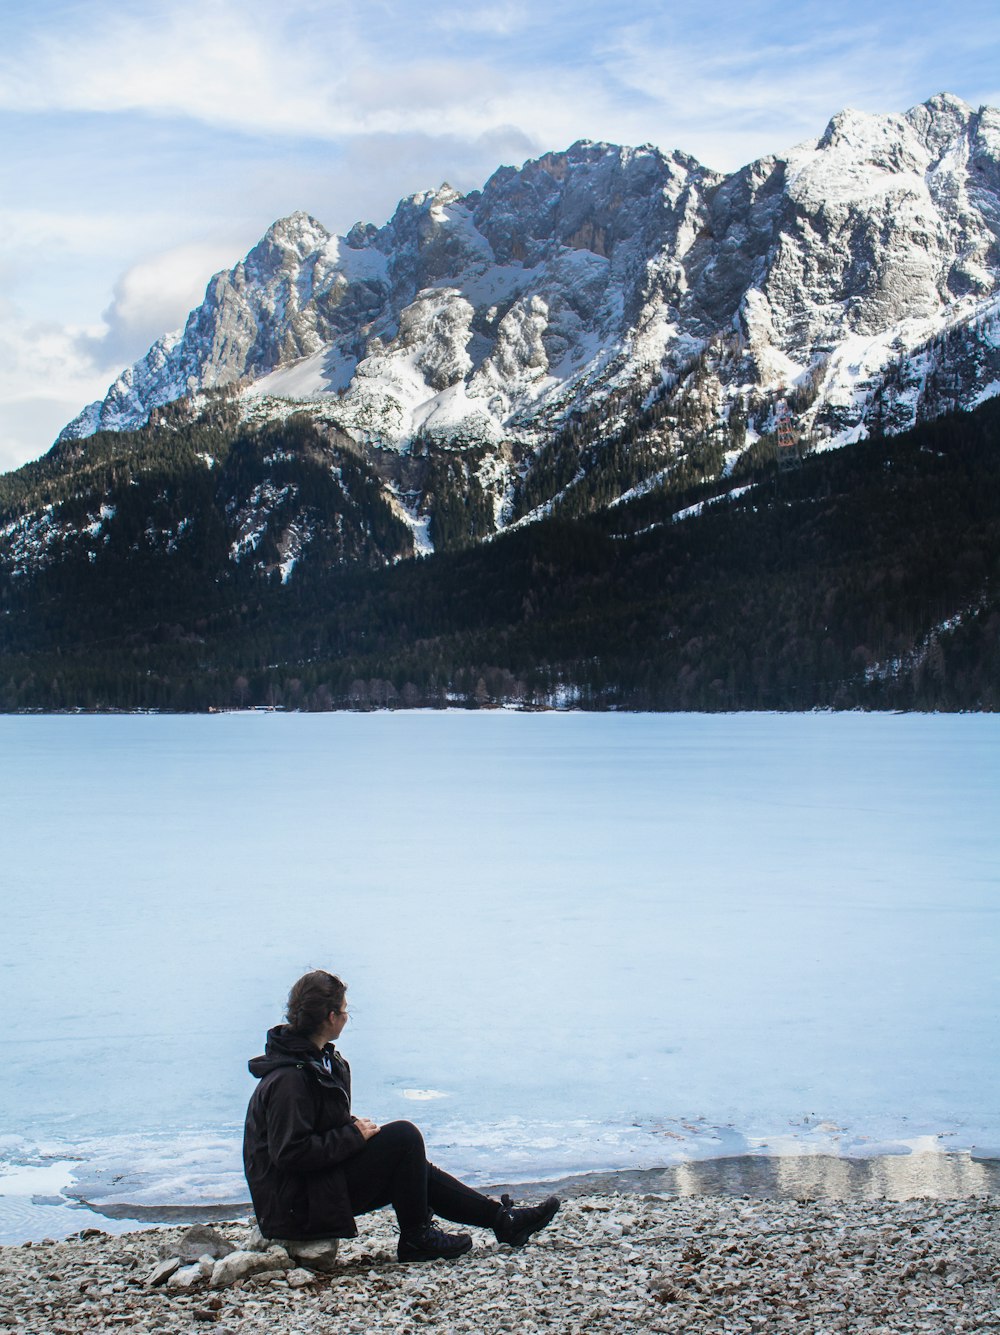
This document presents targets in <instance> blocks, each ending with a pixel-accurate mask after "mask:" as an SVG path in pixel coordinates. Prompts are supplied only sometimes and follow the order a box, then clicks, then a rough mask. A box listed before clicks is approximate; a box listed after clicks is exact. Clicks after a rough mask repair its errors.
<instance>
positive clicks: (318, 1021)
mask: <svg viewBox="0 0 1000 1335" xmlns="http://www.w3.org/2000/svg"><path fill="white" fill-rule="evenodd" d="M346 995H347V984H346V983H344V982H342V981H341V980H340V979H339V978H338V977H337V975H336V974H335V973H327V972H326V970H325V969H313V970H312V972H311V973H304V974H303V975H302V977H301V978H300V979H299V980H298V982H296V983H293V984H292V990H291V992H289V994H288V1009H287V1011H286V1012H285V1014H286V1017H287V1019H288V1023H289V1024H290V1025H291V1027H292V1028H293V1029H294V1030H295V1032H296V1033H297V1034H305V1035H309V1034H314V1033H315V1032H316V1030H317V1029H318V1028H319V1027H320V1025H322V1024H324V1023H325V1022H326V1017H327V1016H328V1015H329V1014H330V1012H331V1011H339V1010H340V1008H341V1007H342V1006H343V1004H344V997H345V996H346Z"/></svg>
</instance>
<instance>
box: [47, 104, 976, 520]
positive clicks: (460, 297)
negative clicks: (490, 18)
mask: <svg viewBox="0 0 1000 1335" xmlns="http://www.w3.org/2000/svg"><path fill="white" fill-rule="evenodd" d="M998 283H1000V111H998V110H996V109H994V108H988V107H986V108H982V109H980V110H979V111H974V110H973V109H972V108H971V107H969V106H967V105H966V104H965V103H963V102H961V101H960V100H959V99H957V98H955V97H952V96H949V95H944V94H943V95H940V96H937V97H934V98H931V99H930V100H929V101H928V102H926V103H924V104H922V105H920V106H917V107H915V108H913V109H912V110H911V111H909V112H907V113H906V114H905V115H884V116H877V115H868V114H864V113H860V112H855V111H844V112H841V113H840V114H839V115H837V116H835V117H834V119H833V120H832V121H831V122H830V124H829V125H828V126H827V128H826V130H825V131H824V133H823V135H822V136H821V138H820V139H819V140H818V141H817V142H815V143H809V144H804V145H800V146H799V147H797V148H794V149H792V150H791V151H789V152H787V153H785V154H782V155H778V156H775V157H767V158H762V159H760V160H759V161H757V162H753V163H751V164H750V165H749V166H747V167H744V168H743V169H742V170H740V171H737V172H735V173H732V174H730V175H728V176H724V175H720V174H718V173H715V172H712V171H710V170H708V169H707V168H705V167H703V166H701V165H700V164H699V163H698V162H696V161H695V160H694V159H693V158H691V157H688V156H686V155H684V154H682V153H679V152H673V153H669V154H666V153H663V152H661V151H660V150H659V149H657V148H654V147H652V146H649V145H646V146H643V147H641V148H621V147H617V146H614V145H610V144H597V143H591V142H588V141H581V142H579V143H576V144H574V145H573V146H572V147H571V148H570V149H568V150H567V151H566V152H562V153H550V154H546V155H545V156H544V157H541V158H538V159H537V160H535V161H531V162H528V163H526V164H525V165H524V166H523V167H522V168H520V169H519V170H518V169H514V168H512V167H501V168H500V169H499V170H498V171H497V172H495V173H494V175H493V176H492V177H491V178H490V180H489V181H488V182H487V183H486V185H485V187H484V188H483V190H482V191H481V192H473V193H471V194H469V195H464V196H463V195H461V194H459V193H458V192H457V191H455V190H452V189H451V188H450V187H449V186H447V185H444V186H442V187H441V188H440V189H438V190H436V191H428V192H426V193H424V194H418V195H414V196H412V197H411V198H409V199H405V200H403V201H402V202H401V203H400V204H399V206H398V207H397V209H396V212H395V214H394V215H393V217H392V218H391V219H390V221H389V222H388V223H386V225H385V226H384V227H381V228H376V227H375V226H373V225H371V224H367V225H362V224H358V225H356V226H355V227H354V228H352V229H351V231H350V232H349V233H348V235H347V236H346V237H335V236H331V235H330V233H329V232H327V230H326V229H325V228H324V227H323V226H322V225H321V224H320V223H318V222H317V221H316V220H315V219H313V218H310V217H308V216H307V215H305V214H302V213H298V214H293V215H292V216H291V217H289V218H285V219H282V220H281V221H279V222H276V223H275V224H274V225H273V226H272V227H271V228H270V229H269V230H268V232H267V233H266V235H265V236H264V237H263V239H262V240H261V241H260V242H259V243H258V244H257V245H256V246H255V247H254V249H253V250H252V251H251V252H250V253H249V255H247V257H246V258H245V259H244V260H243V261H241V262H240V263H239V264H237V265H236V266H235V268H233V269H232V270H231V271H230V272H228V273H221V274H218V275H217V276H216V277H215V278H213V279H212V281H211V282H210V283H209V285H208V289H207V292H206V296H205V300H204V302H203V303H202V305H201V306H199V307H198V308H197V309H196V310H195V311H193V312H192V313H191V315H190V316H189V318H188V321H187V324H186V326H185V328H184V330H183V331H182V332H181V333H178V334H174V335H168V336H166V337H164V338H162V339H160V340H159V341H158V342H157V343H156V344H155V345H154V346H153V347H152V348H151V349H150V350H149V352H148V353H147V354H146V356H145V357H144V358H142V359H141V360H140V361H138V362H136V363H135V365H133V366H131V367H129V368H128V369H127V370H125V371H124V372H123V373H122V374H121V376H119V378H118V379H117V380H116V381H115V383H114V384H113V385H112V386H111V388H110V390H109V392H108V394H107V397H106V398H105V399H104V400H103V401H101V402H97V403H93V404H91V405H90V406H89V407H88V408H86V409H84V411H83V412H82V413H81V414H80V415H79V416H78V417H77V418H76V419H75V420H74V421H73V422H71V423H70V424H69V426H67V427H66V428H65V430H64V431H63V433H62V435H61V436H60V440H61V441H68V440H72V439H74V438H85V437H87V436H89V435H91V434H93V433H94V432H96V431H99V430H113V431H118V430H123V429H127V428H133V427H136V426H138V425H140V424H142V423H144V422H146V421H147V420H148V419H149V416H150V413H151V412H152V411H153V410H155V409H157V408H159V407H161V406H162V405H165V404H167V403H170V402H172V401H174V400H178V399H186V400H187V401H188V411H189V413H190V414H191V415H194V416H197V414H198V413H199V412H200V411H202V409H203V408H204V407H205V406H206V405H207V404H209V403H210V402H211V401H212V399H213V397H216V394H213V391H214V392H220V391H224V393H225V396H226V397H227V398H231V397H232V396H236V397H237V398H238V406H239V413H240V415H241V416H242V418H243V420H244V421H247V422H262V421H273V420H275V419H278V420H280V419H282V418H284V417H286V416H288V415H289V414H291V413H293V412H303V411H305V412H307V413H308V414H309V415H311V416H312V417H313V418H314V419H316V421H317V423H318V424H319V425H321V426H323V427H324V429H326V430H329V431H331V432H335V433H336V435H337V439H338V440H341V441H343V442H350V443H352V444H353V446H354V447H355V448H356V449H357V450H358V451H360V452H361V454H362V456H363V457H364V458H366V459H367V460H368V462H369V463H370V464H371V465H372V466H373V467H374V468H375V469H376V471H378V472H379V473H380V474H381V475H382V476H383V478H384V479H385V480H387V481H388V483H389V484H390V487H391V488H392V489H393V490H394V494H395V495H396V497H397V501H398V503H399V504H400V505H401V506H403V508H404V509H408V511H409V519H410V521H411V522H412V525H413V527H414V530H415V531H419V525H420V516H421V514H422V513H423V512H424V510H425V509H426V505H427V496H426V493H425V480H423V481H421V480H419V479H418V481H417V482H416V483H414V482H413V477H412V472H413V470H412V468H411V467H409V465H408V460H412V458H413V457H415V456H419V455H420V453H421V451H425V450H426V449H427V448H428V447H429V446H431V447H438V448H441V449H445V450H448V451H451V452H454V453H456V454H463V453H464V457H465V458H466V460H467V463H466V473H467V474H468V478H469V481H470V485H472V484H474V485H475V487H476V489H477V495H480V494H481V495H482V496H483V497H485V498H486V500H487V502H488V507H489V509H490V510H491V518H492V522H491V523H490V524H488V525H487V527H498V528H499V527H503V526H504V525H505V524H507V523H510V522H512V521H513V520H515V519H517V518H519V517H522V518H523V517H524V516H525V515H526V514H527V513H529V512H530V511H531V505H530V504H529V502H528V501H523V503H521V504H520V505H519V504H518V502H517V499H516V494H515V493H516V491H517V488H518V486H519V485H521V484H523V482H524V479H525V478H526V477H527V476H529V475H530V474H531V473H532V470H533V469H534V468H535V467H536V465H537V464H538V461H539V459H540V458H541V457H542V455H543V454H544V451H545V448H546V446H548V447H549V449H551V444H552V441H553V439H554V438H556V437H557V436H558V434H559V433H560V432H562V433H563V435H564V436H565V434H566V433H567V432H570V433H572V437H573V440H574V442H576V443H577V444H579V445H581V447H582V446H583V445H586V444H588V443H590V444H593V442H594V441H599V440H605V439H608V438H610V437H611V436H614V435H616V433H617V435H618V436H619V437H622V433H623V432H624V433H626V436H625V437H622V438H625V439H627V443H628V448H629V449H630V450H633V451H635V450H637V449H638V447H645V451H646V452H645V454H644V456H643V458H644V460H645V462H644V464H643V465H642V468H640V469H639V471H640V472H642V471H645V473H646V474H647V477H646V478H645V480H644V481H643V480H642V479H640V481H641V482H642V485H652V484H654V483H655V482H656V480H657V479H659V478H662V477H664V476H665V475H667V474H668V473H669V472H670V470H671V469H674V468H676V467H678V466H679V465H680V464H681V463H682V462H683V461H684V460H685V459H686V458H690V457H691V455H692V451H693V450H697V449H700V450H701V451H702V454H701V463H700V467H701V469H702V472H703V474H705V475H708V474H710V473H711V472H712V471H713V470H714V471H715V472H721V471H724V470H725V469H726V468H728V467H731V466H732V463H733V461H734V460H735V458H737V457H738V456H739V454H740V453H741V452H742V451H744V450H745V449H747V448H748V447H749V446H752V445H753V444H754V443H755V442H756V441H757V440H758V439H759V437H760V436H761V435H767V434H768V433H771V432H773V431H774V428H775V411H776V407H777V405H778V404H779V403H780V402H781V401H782V400H785V401H787V403H788V405H789V407H790V409H791V411H792V413H793V415H794V416H793V421H794V429H795V431H796V434H797V435H798V436H799V438H800V440H801V441H802V442H803V443H804V444H805V445H808V446H812V447H819V448H823V447H826V446H829V445H840V444H845V443H849V442H850V441H852V440H856V439H859V438H863V437H865V436H867V435H870V434H873V433H878V432H893V431H899V430H902V429H904V428H905V427H907V426H909V425H911V424H913V422H915V421H917V420H920V419H921V418H922V417H931V416H934V415H936V414H938V413H940V412H942V411H945V410H946V409H949V408H953V407H956V406H957V407H971V406H974V405H975V404H977V403H979V402H981V401H982V400H984V399H985V398H988V397H990V396H992V395H995V394H998V393H1000V288H998ZM581 423H583V424H584V426H582V427H581V425H580V424H581ZM713 450H714V453H713ZM579 471H580V470H579V469H578V470H577V473H579ZM627 480H628V481H630V482H631V483H632V484H634V483H635V482H636V476H635V470H634V469H633V472H632V475H631V476H630V477H629V478H628V479H627ZM566 484H567V479H566V478H565V477H563V478H562V480H561V482H560V483H559V485H560V486H565V485H566ZM408 486H409V488H410V490H409V492H408V493H407V487H408ZM625 489H626V488H625V481H623V482H622V485H621V488H620V490H622V491H624V490H625ZM529 490H530V489H529ZM404 493H406V494H404ZM526 494H527V493H526ZM554 495H555V492H554V491H553V487H552V486H550V487H548V489H547V490H546V489H545V488H542V489H539V488H536V489H535V491H534V492H533V493H531V496H532V497H533V499H534V500H536V501H539V502H541V503H544V505H548V504H550V503H551V501H552V499H553V496H554ZM529 499H530V498H529ZM610 499H612V500H613V499H615V497H611V498H610Z"/></svg>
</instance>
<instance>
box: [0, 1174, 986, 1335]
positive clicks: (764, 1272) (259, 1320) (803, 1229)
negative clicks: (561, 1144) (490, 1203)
mask: <svg viewBox="0 0 1000 1335" xmlns="http://www.w3.org/2000/svg"><path fill="white" fill-rule="evenodd" d="M998 1214H1000V1202H998V1200H997V1198H996V1197H980V1198H969V1199H962V1200H944V1201H942V1200H929V1199H914V1200H907V1201H872V1200H862V1201H840V1200H801V1201H795V1200H751V1199H749V1198H742V1199H732V1198H726V1197H704V1196H697V1197H684V1198H676V1197H674V1198H665V1197H663V1196H658V1195H653V1194H647V1195H645V1196H622V1195H610V1194H609V1195H591V1196H581V1197H578V1198H576V1199H572V1200H570V1201H568V1202H566V1204H565V1205H564V1208H563V1210H562V1212H561V1213H560V1214H559V1215H558V1216H557V1218H556V1220H555V1222H554V1224H553V1225H552V1226H551V1228H549V1229H548V1230H546V1232H545V1233H543V1234H540V1235H539V1236H538V1238H537V1239H535V1240H534V1241H533V1242H532V1243H530V1244H529V1245H528V1246H526V1247H524V1248H523V1249H521V1250H518V1251H514V1250H512V1249H510V1248H509V1247H501V1246H499V1245H498V1244H497V1243H496V1242H495V1241H494V1239H493V1237H492V1235H491V1234H489V1233H485V1232H476V1233H475V1234H474V1236H475V1249H474V1251H473V1252H472V1253H471V1254H470V1255H468V1256H466V1257H463V1258H461V1259H460V1260H458V1261H452V1262H436V1263H434V1264H430V1265H409V1266H404V1265H399V1264H398V1263H397V1262H396V1259H395V1231H394V1228H393V1222H392V1217H391V1214H390V1213H389V1212H386V1211H383V1212H381V1213H380V1214H378V1215H374V1216H369V1217H367V1218H365V1219H364V1220H362V1221H360V1223H361V1235H360V1237H358V1238H357V1239H354V1240H352V1241H350V1242H349V1243H345V1244H342V1245H341V1248H340V1257H339V1260H338V1262H337V1265H336V1268H335V1270H334V1272H333V1273H332V1274H323V1273H313V1272H308V1271H303V1270H302V1268H301V1267H299V1268H297V1269H296V1271H295V1274H294V1278H293V1279H291V1280H290V1277H289V1272H287V1271H283V1270H273V1271H263V1272H261V1273H258V1274H253V1275H249V1276H248V1277H247V1278H245V1279H243V1280H241V1281H239V1282H238V1283H237V1284H236V1285H235V1286H233V1287H230V1288H226V1289H223V1290H220V1289H218V1288H216V1289H212V1288H211V1287H210V1285H209V1281H208V1278H207V1277H206V1281H205V1283H204V1284H202V1285H197V1284H196V1285H193V1286H192V1287H189V1288H183V1289H180V1288H173V1289H171V1288H169V1287H164V1286H161V1285H157V1286H152V1285H151V1284H150V1282H149V1281H150V1276H151V1272H152V1271H153V1269H154V1267H155V1266H156V1265H157V1262H158V1261H160V1260H162V1259H163V1258H164V1257H169V1256H175V1255H177V1254H178V1249H179V1247H180V1244H181V1239H182V1237H183V1234H184V1232H185V1230H184V1229H182V1228H151V1229H147V1230H144V1231H142V1232H137V1233H131V1234H125V1235H123V1236H120V1237H111V1236H109V1235H107V1234H104V1233H101V1232H98V1231H96V1230H93V1229H85V1230H84V1231H83V1234H81V1235H78V1236H76V1237H72V1238H69V1239H67V1240H66V1241H64V1242H48V1241H46V1242H42V1243H34V1244H25V1245H23V1246H20V1247H4V1248H0V1329H2V1328H6V1329H7V1330H10V1331H24V1332H26V1333H27V1332H30V1335H50V1333H51V1335H83V1333H84V1332H86V1333H87V1335H93V1333H94V1332H110V1331H127V1332H129V1335H158V1333H162V1335H170V1332H174V1331H178V1332H179V1331H184V1332H190V1331H192V1330H195V1329H201V1328H204V1329H206V1330H209V1329H213V1330H215V1331H216V1332H217V1333H218V1335H223V1332H225V1333H226V1335H265V1332H266V1335H305V1333H306V1332H323V1333H325V1332H328V1331H336V1332H338V1335H351V1333H352V1332H357V1335H361V1333H362V1332H364V1335H369V1333H372V1332H390V1331H391V1332H394V1335H404V1333H407V1332H410V1333H412V1335H416V1332H423V1331H440V1332H476V1333H477V1335H478V1333H479V1332H482V1333H483V1335H490V1333H491V1332H501V1331H503V1332H511V1333H512V1335H513V1333H514V1332H517V1333H518V1335H520V1332H532V1331H558V1332H565V1333H566V1335H570V1333H571V1332H577V1331H579V1332H587V1335H593V1333H594V1332H604V1331H607V1332H619V1331H621V1332H647V1331H657V1332H678V1333H679V1332H685V1335H687V1333H688V1332H704V1335H708V1333H709V1332H713V1333H714V1332H724V1331H725V1332H729V1331H732V1332H760V1331H765V1332H770V1331H799V1332H809V1335H823V1333H824V1332H833V1331H837V1332H851V1335H890V1333H891V1335H903V1333H905V1332H935V1333H938V1332H940V1333H941V1335H944V1333H945V1332H948V1335H953V1333H954V1335H958V1333H959V1332H972V1331H977V1332H978V1331H989V1330H991V1329H992V1330H1000V1291H998V1286H997V1276H998V1273H1000V1236H998V1227H997V1226H998V1223H1000V1219H998ZM218 1231H219V1233H220V1234H221V1235H222V1237H223V1238H224V1239H225V1240H226V1242H227V1243H228V1244H229V1245H230V1246H232V1247H233V1248H235V1249H237V1250H240V1249H244V1248H246V1246H247V1244H248V1243H249V1242H250V1229H249V1226H248V1225H246V1224H243V1223H235V1224H222V1225H219V1226H218Z"/></svg>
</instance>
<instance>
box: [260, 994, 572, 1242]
mask: <svg viewBox="0 0 1000 1335" xmlns="http://www.w3.org/2000/svg"><path fill="white" fill-rule="evenodd" d="M346 998H347V986H346V984H345V983H343V982H342V981H341V980H340V979H339V978H338V977H337V976H336V974H331V973H326V972H325V971H324V970H322V969H316V970H313V971H312V972H310V973H307V974H304V975H303V976H302V977H301V978H300V979H299V980H298V981H297V982H296V983H295V984H294V986H293V987H292V990H291V992H290V993H289V996H288V1010H287V1017H286V1018H287V1021H288V1022H287V1024H282V1025H276V1026H275V1027H274V1028H273V1029H270V1030H269V1031H268V1034H267V1042H266V1046H265V1050H264V1055H263V1056H261V1057H254V1058H252V1059H251V1061H250V1062H249V1069H250V1074H251V1075H253V1076H255V1077H256V1078H257V1080H258V1081H259V1083H258V1085H257V1087H256V1089H255V1090H254V1092H253V1095H252V1096H251V1099H250V1104H249V1107H248V1108H247V1116H246V1124H245V1127H244V1134H243V1166H244V1170H245V1172H246V1177H247V1182H248V1184H249V1187H250V1195H251V1198H252V1200H253V1206H254V1210H255V1211H256V1214H257V1223H258V1226H259V1228H260V1231H261V1233H262V1234H263V1235H264V1236H265V1237H269V1238H296V1239H302V1238H317V1237H337V1238H349V1237H356V1236H357V1232H358V1230H357V1225H356V1224H355V1222H354V1220H355V1216H357V1215H362V1214H367V1213H368V1212H369V1211H371V1210H378V1209H380V1208H381V1207H382V1206H384V1205H391V1206H392V1208H393V1209H394V1210H395V1212H396V1220H397V1223H398V1225H399V1241H398V1244H397V1248H396V1255H397V1256H398V1258H399V1260H400V1261H432V1260H436V1259H438V1258H441V1257H445V1258H450V1257H456V1256H462V1255H464V1253H466V1252H468V1251H469V1250H470V1249H471V1247H472V1239H471V1237H470V1236H469V1235H468V1234H467V1233H449V1232H446V1231H445V1230H444V1229H441V1228H439V1227H437V1226H436V1225H435V1224H434V1222H433V1220H434V1216H435V1215H437V1216H440V1217H441V1218H442V1219H447V1220H449V1221H451V1222H452V1223H456V1224H466V1225H472V1226H473V1227H476V1228H484V1229H492V1230H493V1233H494V1234H495V1236H496V1238H497V1240H498V1241H499V1242H501V1243H507V1244H508V1245H510V1246H511V1247H520V1246H523V1244H524V1243H525V1242H527V1240H528V1239H529V1238H530V1237H531V1236H532V1234H534V1233H537V1232H538V1231H539V1229H542V1228H545V1226H546V1225H547V1224H548V1223H550V1222H551V1220H552V1218H553V1216H554V1215H555V1213H556V1211H557V1210H558V1209H559V1201H558V1199H557V1198H556V1197H555V1196H549V1197H548V1198H547V1199H546V1200H544V1201H542V1202H541V1204H540V1205H534V1206H526V1207H521V1208H517V1207H515V1206H514V1203H513V1201H512V1200H511V1198H510V1197H509V1196H507V1195H504V1196H502V1197H501V1199H500V1200H499V1201H496V1200H493V1199H492V1198H491V1197H489V1196H484V1195H482V1194H481V1193H480V1192H478V1191H475V1190H473V1188H472V1187H468V1186H466V1185H465V1183H463V1182H460V1181H458V1179H457V1178H454V1177H451V1176H450V1175H449V1174H448V1173H446V1172H444V1171H442V1169H440V1168H438V1167H436V1166H435V1165H434V1164H432V1163H428V1161H427V1155H426V1152H425V1150H424V1140H423V1136H422V1135H421V1134H420V1131H419V1130H418V1129H417V1127H415V1126H414V1125H413V1123H412V1122H406V1121H396V1122H387V1123H386V1124H385V1125H384V1126H380V1125H379V1124H378V1123H377V1122H374V1121H372V1120H371V1119H370V1118H367V1117H356V1116H354V1115H352V1113H351V1070H350V1067H349V1066H348V1064H347V1062H346V1061H345V1059H344V1058H343V1057H342V1056H341V1054H340V1053H339V1052H338V1051H337V1049H336V1047H335V1046H334V1042H335V1040H336V1039H338V1038H339V1037H340V1035H341V1033H342V1032H343V1030H344V1026H345V1025H346V1024H347V1020H348V1011H347V1004H346Z"/></svg>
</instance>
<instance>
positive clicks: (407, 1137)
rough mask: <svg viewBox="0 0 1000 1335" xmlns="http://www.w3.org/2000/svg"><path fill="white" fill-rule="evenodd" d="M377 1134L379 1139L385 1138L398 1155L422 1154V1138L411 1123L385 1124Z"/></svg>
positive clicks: (418, 1130)
mask: <svg viewBox="0 0 1000 1335" xmlns="http://www.w3.org/2000/svg"><path fill="white" fill-rule="evenodd" d="M378 1134H379V1137H380V1138H381V1137H382V1136H385V1138H386V1140H387V1141H389V1143H390V1144H392V1145H393V1146H395V1147H396V1148H398V1149H399V1151H400V1153H403V1154H405V1153H411V1154H413V1153H419V1154H423V1153H424V1138H423V1136H422V1135H421V1134H420V1128H419V1127H416V1126H414V1125H413V1123H412V1122H386V1123H385V1124H384V1125H383V1126H382V1128H381V1130H380V1131H379V1133H378Z"/></svg>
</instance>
